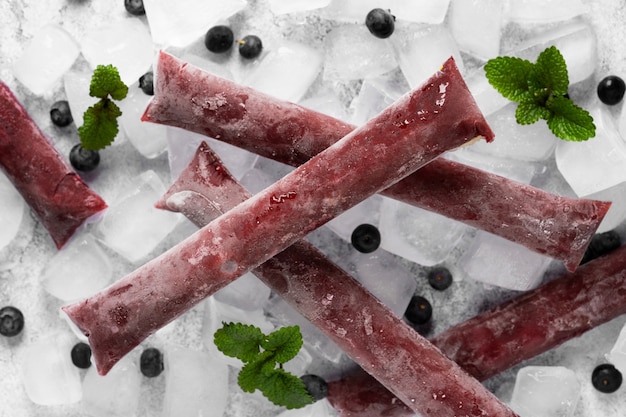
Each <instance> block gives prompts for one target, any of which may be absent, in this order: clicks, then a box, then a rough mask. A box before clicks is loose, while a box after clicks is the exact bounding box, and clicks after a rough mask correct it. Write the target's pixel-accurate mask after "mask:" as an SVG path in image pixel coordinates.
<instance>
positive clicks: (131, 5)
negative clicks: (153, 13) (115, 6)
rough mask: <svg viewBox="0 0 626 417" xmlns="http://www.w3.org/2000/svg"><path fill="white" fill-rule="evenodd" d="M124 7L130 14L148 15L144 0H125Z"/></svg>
mask: <svg viewBox="0 0 626 417" xmlns="http://www.w3.org/2000/svg"><path fill="white" fill-rule="evenodd" d="M124 7H126V11H127V12H128V13H130V14H132V15H135V16H141V15H143V14H146V9H144V7H143V0H124Z"/></svg>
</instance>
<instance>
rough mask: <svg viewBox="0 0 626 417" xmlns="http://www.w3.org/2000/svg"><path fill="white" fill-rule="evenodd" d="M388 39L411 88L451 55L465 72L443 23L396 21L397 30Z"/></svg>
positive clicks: (420, 82) (458, 53) (416, 85)
mask: <svg viewBox="0 0 626 417" xmlns="http://www.w3.org/2000/svg"><path fill="white" fill-rule="evenodd" d="M389 40H390V41H392V43H393V45H394V48H395V51H396V59H397V60H398V63H399V64H400V68H401V69H402V72H403V73H404V76H405V77H406V79H407V80H408V82H409V85H410V86H411V88H417V87H419V86H420V85H421V84H422V83H423V82H424V81H426V80H427V79H428V78H429V77H430V76H432V75H433V74H434V73H435V72H437V71H438V70H439V68H441V65H443V63H444V62H445V61H446V60H447V59H448V58H450V57H451V56H452V57H454V60H455V62H456V65H457V66H458V67H459V71H460V72H461V73H463V72H464V65H463V60H462V58H461V53H460V52H459V47H458V45H457V43H456V40H455V39H454V38H453V37H452V34H451V33H450V31H449V29H448V28H446V27H445V26H443V25H434V26H427V27H424V26H421V25H411V24H396V31H395V32H394V34H393V36H391V37H389Z"/></svg>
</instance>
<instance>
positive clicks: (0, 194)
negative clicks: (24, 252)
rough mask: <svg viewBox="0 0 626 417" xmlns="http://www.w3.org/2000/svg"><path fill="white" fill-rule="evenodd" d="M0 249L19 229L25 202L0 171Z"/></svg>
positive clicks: (9, 241)
mask: <svg viewBox="0 0 626 417" xmlns="http://www.w3.org/2000/svg"><path fill="white" fill-rule="evenodd" d="M0 202H1V206H0V250H2V249H3V248H4V247H6V246H7V245H8V244H9V243H11V241H12V240H13V238H15V235H17V233H18V232H19V230H20V226H21V224H22V218H23V217H24V210H25V206H26V203H25V202H24V199H23V198H22V196H21V195H20V193H19V192H18V191H17V190H16V189H15V187H14V186H13V184H12V183H11V181H9V179H8V178H7V176H6V175H5V174H4V173H3V172H2V171H0Z"/></svg>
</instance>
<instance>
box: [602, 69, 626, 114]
mask: <svg viewBox="0 0 626 417" xmlns="http://www.w3.org/2000/svg"><path fill="white" fill-rule="evenodd" d="M624 92H626V83H624V80H622V79H621V78H620V77H618V76H616V75H609V76H608V77H604V78H603V79H602V81H600V82H599V83H598V98H599V99H600V101H601V102H603V103H604V104H608V105H611V106H612V105H615V104H617V103H619V102H620V101H622V98H624Z"/></svg>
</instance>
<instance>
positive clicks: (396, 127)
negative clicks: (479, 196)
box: [63, 60, 509, 415]
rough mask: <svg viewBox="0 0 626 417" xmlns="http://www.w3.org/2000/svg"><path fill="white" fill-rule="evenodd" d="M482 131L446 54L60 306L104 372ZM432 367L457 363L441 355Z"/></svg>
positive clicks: (477, 114)
mask: <svg viewBox="0 0 626 417" xmlns="http://www.w3.org/2000/svg"><path fill="white" fill-rule="evenodd" d="M279 116H280V115H278V116H277V117H279ZM398 120H403V121H404V120H409V121H410V123H408V124H405V123H402V124H399V123H398V122H397V121H398ZM480 137H484V138H485V139H487V140H491V139H492V132H491V129H490V128H489V127H488V125H487V124H486V122H485V120H484V118H483V116H482V114H481V113H480V111H479V110H478V108H477V106H476V105H475V102H474V100H473V98H472V96H471V94H470V93H469V91H468V90H467V86H466V85H465V83H464V82H463V79H462V77H461V75H460V74H459V72H458V70H457V68H456V66H455V65H454V61H453V60H448V61H447V62H446V63H445V64H444V66H443V67H442V69H441V70H440V71H438V72H437V73H436V74H435V75H433V77H432V78H431V79H430V80H429V81H428V82H426V83H425V84H424V85H423V86H422V87H420V88H418V89H416V90H414V91H413V92H411V93H409V94H407V95H405V96H403V97H402V98H401V99H399V100H398V101H397V102H396V103H394V104H393V105H391V106H390V107H389V108H388V109H386V110H385V111H383V112H382V113H381V114H380V115H379V116H378V117H376V118H374V119H373V120H372V121H370V122H369V123H367V124H366V125H364V126H363V127H361V128H359V129H356V130H354V131H352V132H351V133H350V134H348V135H347V136H346V137H345V138H343V139H342V140H340V141H339V142H337V143H336V144H334V145H333V146H331V147H329V148H328V149H326V150H325V151H323V152H322V153H320V154H318V155H317V156H315V157H314V158H312V159H311V160H310V161H309V162H307V163H305V164H304V165H302V166H300V167H299V168H296V169H295V170H294V171H293V172H291V173H290V174H288V175H287V176H285V177H284V178H283V179H281V180H280V181H278V182H276V183H275V184H273V185H272V186H270V187H268V188H266V189H265V190H264V191H262V192H260V193H258V194H256V195H255V196H253V197H252V198H250V199H248V200H246V201H245V202H243V203H241V204H239V205H237V206H236V207H234V208H233V209H231V210H230V211H228V212H227V213H225V214H223V215H222V216H220V217H218V218H217V219H215V220H214V221H212V222H211V223H209V224H208V225H207V226H205V227H203V228H202V229H200V230H199V231H198V232H196V233H195V234H193V235H192V236H190V237H189V238H187V239H185V240H184V241H182V242H181V243H179V244H178V245H176V246H174V247H173V248H171V249H170V250H168V251H166V252H165V253H163V254H162V255H160V256H159V257H157V258H155V259H153V260H151V261H150V262H148V263H146V264H145V265H143V266H142V267H140V268H138V269H137V270H135V271H134V272H132V273H130V274H129V275H127V276H126V277H124V278H122V279H120V280H119V281H117V282H116V283H114V284H113V285H111V286H110V287H108V288H107V289H105V290H103V291H101V292H99V293H97V294H95V295H93V296H91V297H89V298H87V299H85V300H82V301H79V302H76V303H74V304H71V305H68V306H65V307H63V310H64V311H65V312H66V313H67V314H68V315H69V317H70V318H71V319H72V321H74V323H75V324H76V325H77V326H78V327H79V328H80V329H81V330H82V331H83V332H84V333H85V335H87V336H88V338H89V342H90V345H91V348H92V351H93V357H94V360H95V364H96V367H97V369H98V372H99V373H100V374H106V373H107V372H108V371H109V370H110V369H111V367H112V366H113V365H115V363H116V362H117V361H119V359H120V358H122V357H123V356H124V355H125V354H127V353H128V352H129V351H130V350H132V349H133V348H134V347H136V346H137V345H138V344H139V343H141V341H143V340H145V338H146V337H148V336H149V335H151V334H152V333H154V332H155V331H156V330H158V329H159V328H161V327H163V326H164V325H166V324H167V323H169V322H171V321H172V320H174V319H175V318H177V317H178V316H180V315H181V314H182V313H184V312H186V311H188V310H189V309H190V308H192V307H193V306H195V305H197V304H198V303H199V302H200V301H202V300H203V299H204V298H206V297H207V296H209V295H211V294H213V293H214V292H216V291H217V290H219V289H220V288H222V287H223V286H225V285H226V284H228V283H229V282H231V281H232V280H234V279H236V278H237V277H239V276H240V275H242V274H243V273H245V272H247V271H250V270H251V269H252V268H254V267H256V266H258V265H260V264H261V263H263V262H265V261H266V260H268V259H270V258H271V257H273V256H274V255H276V254H278V253H279V252H281V251H282V250H284V249H285V248H287V247H289V246H290V245H292V244H293V243H295V242H296V241H298V240H299V239H300V238H302V237H303V236H305V235H306V234H307V233H309V232H310V231H312V230H314V229H315V228H317V227H319V226H321V225H322V224H324V223H325V222H327V221H329V220H330V219H332V218H334V217H335V216H337V215H338V214H340V213H341V212H343V211H345V210H346V209H348V208H350V207H352V206H353V205H355V204H357V203H359V202H360V201H363V200H364V199H365V198H367V197H369V196H370V195H372V194H374V193H376V192H378V191H379V190H380V189H382V188H386V187H388V186H389V185H391V184H392V183H394V182H397V181H398V180H400V179H401V178H403V177H404V176H406V175H408V174H410V173H411V172H413V171H414V170H416V169H418V168H420V167H421V166H424V165H425V164H427V163H428V162H430V161H432V160H433V159H434V158H436V157H438V156H440V155H441V154H442V153H443V152H445V151H447V150H449V149H454V148H456V147H458V146H462V145H464V144H467V143H469V142H471V141H473V140H475V139H477V138H480ZM372 325H376V326H382V323H376V324H374V323H372ZM425 346H430V345H429V344H428V343H427V342H425ZM399 348H400V349H401V347H399ZM439 357H440V359H441V355H439ZM436 366H441V367H443V369H449V368H448V367H450V366H452V367H454V366H455V365H454V363H453V362H451V361H448V360H445V361H444V363H443V364H441V363H440V364H438V365H436ZM407 401H411V399H407ZM486 401H487V403H490V402H491V398H490V399H489V400H486ZM498 404H499V403H498ZM507 413H509V411H507V409H506V408H504V410H503V414H502V415H509V414H507Z"/></svg>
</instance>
